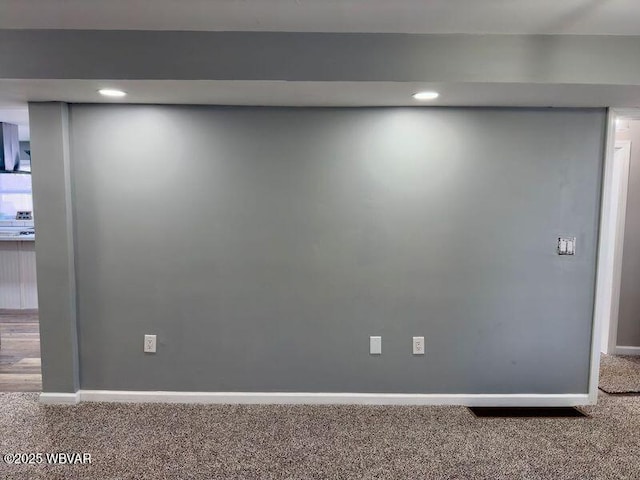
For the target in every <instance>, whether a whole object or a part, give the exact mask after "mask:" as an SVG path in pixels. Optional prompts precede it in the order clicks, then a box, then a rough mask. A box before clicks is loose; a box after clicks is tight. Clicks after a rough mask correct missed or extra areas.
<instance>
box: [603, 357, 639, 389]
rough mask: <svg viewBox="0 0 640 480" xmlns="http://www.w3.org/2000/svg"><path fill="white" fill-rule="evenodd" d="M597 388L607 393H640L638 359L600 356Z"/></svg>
mask: <svg viewBox="0 0 640 480" xmlns="http://www.w3.org/2000/svg"><path fill="white" fill-rule="evenodd" d="M598 386H599V387H600V389H601V390H604V391H605V392H607V393H640V357H637V356H635V357H632V356H626V355H605V354H602V355H600V382H599V384H598Z"/></svg>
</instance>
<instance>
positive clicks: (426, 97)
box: [413, 92, 440, 100]
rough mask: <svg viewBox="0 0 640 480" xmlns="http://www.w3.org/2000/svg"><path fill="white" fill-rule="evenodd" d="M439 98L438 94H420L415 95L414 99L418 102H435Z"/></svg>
mask: <svg viewBox="0 0 640 480" xmlns="http://www.w3.org/2000/svg"><path fill="white" fill-rule="evenodd" d="M439 96H440V94H439V93H438V92H418V93H414V94H413V98H415V99H416V100H434V99H436V98H438V97H439Z"/></svg>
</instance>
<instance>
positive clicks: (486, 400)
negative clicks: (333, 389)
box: [40, 390, 593, 407]
mask: <svg viewBox="0 0 640 480" xmlns="http://www.w3.org/2000/svg"><path fill="white" fill-rule="evenodd" d="M42 395H47V396H46V397H44V400H53V399H57V397H52V395H69V397H63V398H68V400H71V397H73V394H42ZM42 395H41V397H40V399H41V401H43V396H42ZM77 397H78V399H79V401H81V402H130V403H201V404H254V405H264V404H301V405H309V404H322V405H463V406H476V407H480V406H496V407H566V406H575V405H588V404H590V403H593V402H590V401H589V395H588V394H586V393H585V394H505V395H503V394H411V393H298V392H282V393H278V392H276V393H272V392H165V391H158V392H153V391H126V390H80V391H78V393H77ZM63 398H59V399H58V400H62V399H63ZM43 403H44V401H43ZM47 403H52V402H50V401H49V402H47ZM56 403H75V402H71V401H68V402H62V401H58V402H56Z"/></svg>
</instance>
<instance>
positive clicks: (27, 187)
mask: <svg viewBox="0 0 640 480" xmlns="http://www.w3.org/2000/svg"><path fill="white" fill-rule="evenodd" d="M19 210H20V211H24V210H29V211H33V197H32V195H31V175H29V174H25V173H0V219H5V220H6V219H14V218H15V217H16V212H17V211H19Z"/></svg>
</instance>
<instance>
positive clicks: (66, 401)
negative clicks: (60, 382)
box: [40, 392, 80, 405]
mask: <svg viewBox="0 0 640 480" xmlns="http://www.w3.org/2000/svg"><path fill="white" fill-rule="evenodd" d="M79 401H80V395H79V394H78V392H76V393H49V392H42V393H41V394H40V403H43V404H45V405H75V404H76V403H78V402H79Z"/></svg>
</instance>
